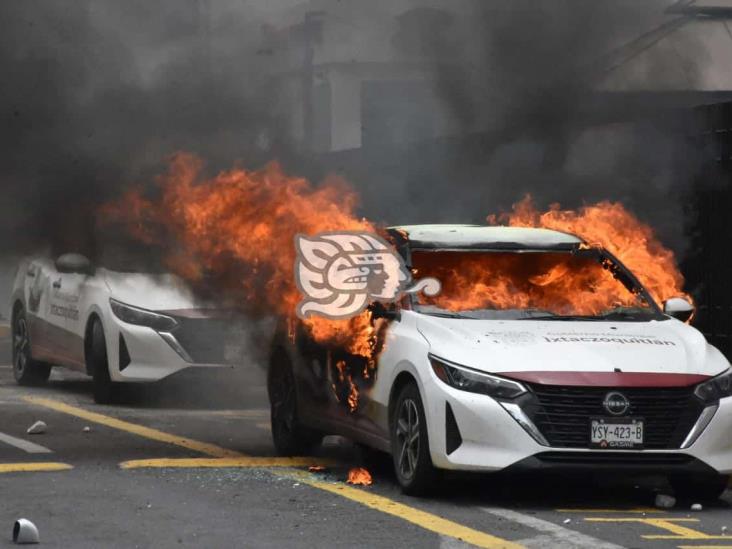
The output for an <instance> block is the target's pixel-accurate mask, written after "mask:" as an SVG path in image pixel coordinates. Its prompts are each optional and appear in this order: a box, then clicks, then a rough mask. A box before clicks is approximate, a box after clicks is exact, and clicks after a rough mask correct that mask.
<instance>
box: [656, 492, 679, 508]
mask: <svg viewBox="0 0 732 549" xmlns="http://www.w3.org/2000/svg"><path fill="white" fill-rule="evenodd" d="M674 505H676V498H675V497H673V496H669V495H666V494H657V495H656V507H660V508H661V509H671V507H673V506H674Z"/></svg>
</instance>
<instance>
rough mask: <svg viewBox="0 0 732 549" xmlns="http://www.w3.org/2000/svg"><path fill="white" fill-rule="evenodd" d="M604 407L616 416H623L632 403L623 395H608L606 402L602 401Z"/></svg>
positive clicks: (613, 393)
mask: <svg viewBox="0 0 732 549" xmlns="http://www.w3.org/2000/svg"><path fill="white" fill-rule="evenodd" d="M602 405H603V406H604V407H605V409H606V410H607V411H608V412H609V413H611V414H612V415H614V416H620V415H623V414H624V413H625V412H627V411H628V408H630V402H629V401H628V399H627V398H626V396H625V395H624V394H622V393H616V392H612V393H608V394H606V395H605V400H603V401H602Z"/></svg>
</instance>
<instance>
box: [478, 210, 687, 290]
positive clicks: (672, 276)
mask: <svg viewBox="0 0 732 549" xmlns="http://www.w3.org/2000/svg"><path fill="white" fill-rule="evenodd" d="M488 222H489V223H490V224H497V223H502V224H507V225H511V226H514V227H544V228H547V229H554V230H557V231H563V232H567V233H572V234H575V235H577V236H579V237H580V238H582V239H583V240H585V241H586V242H587V243H588V244H589V245H591V246H601V247H603V248H605V249H606V250H608V251H609V252H610V253H612V254H613V255H614V256H615V257H617V258H618V259H619V260H620V261H621V262H622V263H623V264H624V265H625V266H626V267H628V269H630V270H631V271H632V272H633V274H635V275H636V276H637V277H638V279H639V280H640V282H641V283H642V284H643V285H644V286H645V287H646V289H647V290H648V291H649V292H650V294H651V296H652V297H653V298H654V299H655V300H656V301H657V302H663V301H665V300H666V299H669V298H671V297H677V296H684V297H686V298H687V299H690V298H689V296H687V295H686V294H685V293H684V291H683V286H684V277H683V275H682V274H681V272H680V271H679V269H678V267H677V264H676V258H675V257H674V253H673V252H672V251H671V250H669V249H668V248H666V247H664V246H663V244H661V242H660V241H659V240H658V238H657V237H656V235H655V234H654V232H653V229H652V228H651V227H650V226H649V225H646V224H645V223H643V222H641V221H640V220H639V219H638V218H636V217H635V216H634V215H633V214H632V213H630V212H629V211H628V210H627V209H626V208H625V207H624V206H623V205H622V204H620V203H619V202H607V201H604V202H598V203H597V204H593V205H589V206H583V207H582V208H579V209H578V210H576V211H575V210H562V209H561V206H560V205H559V204H552V205H551V206H550V207H549V210H548V211H546V212H540V211H539V210H538V209H537V208H536V206H535V204H534V202H533V200H532V199H531V197H530V196H526V197H525V198H524V199H523V200H521V201H520V202H518V203H516V204H514V206H513V211H512V213H508V214H502V215H498V216H495V215H492V216H488Z"/></svg>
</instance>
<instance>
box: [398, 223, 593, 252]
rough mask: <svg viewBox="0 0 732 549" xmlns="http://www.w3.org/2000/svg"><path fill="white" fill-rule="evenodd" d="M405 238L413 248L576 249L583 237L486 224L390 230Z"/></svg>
mask: <svg viewBox="0 0 732 549" xmlns="http://www.w3.org/2000/svg"><path fill="white" fill-rule="evenodd" d="M389 230H390V231H391V232H394V233H399V234H401V235H402V236H404V237H405V238H406V240H407V242H409V246H410V248H473V249H476V248H478V249H480V248H504V249H513V248H538V249H542V248H572V247H574V246H577V245H578V244H581V243H582V239H580V238H579V237H577V236H575V235H572V234H569V233H563V232H560V231H553V230H550V229H539V228H531V227H501V226H490V227H489V226H485V225H442V224H440V225H399V226H395V227H389Z"/></svg>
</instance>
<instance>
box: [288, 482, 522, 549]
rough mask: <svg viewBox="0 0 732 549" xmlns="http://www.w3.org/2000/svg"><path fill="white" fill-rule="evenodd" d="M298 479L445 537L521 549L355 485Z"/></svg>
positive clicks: (500, 548)
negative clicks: (353, 486)
mask: <svg viewBox="0 0 732 549" xmlns="http://www.w3.org/2000/svg"><path fill="white" fill-rule="evenodd" d="M297 478H298V479H299V480H300V482H303V483H305V484H308V485H309V486H312V487H314V488H318V489H320V490H325V491H326V492H330V493H331V494H336V495H338V496H341V497H344V498H346V499H350V500H351V501H355V502H357V503H360V504H361V505H365V506H366V507H369V508H370V509H375V510H376V511H380V512H382V513H386V514H387V515H393V516H395V517H397V518H400V519H402V520H406V521H407V522H411V523H412V524H416V525H417V526H420V527H421V528H424V529H425V530H429V531H430V532H435V533H436V534H440V535H442V536H448V537H451V538H455V539H458V540H461V541H464V542H465V543H472V544H473V545H476V546H478V547H485V548H489V549H521V548H523V545H520V544H518V543H514V542H512V541H509V540H506V539H502V538H499V537H496V536H492V535H490V534H486V533H485V532H481V531H479V530H474V529H472V528H469V527H467V526H463V525H462V524H458V523H457V522H453V521H451V520H447V519H444V518H442V517H440V516H437V515H433V514H432V513H428V512H426V511H421V510H419V509H416V508H414V507H410V506H409V505H404V504H403V503H399V502H397V501H394V500H392V499H389V498H385V497H383V496H379V495H376V494H373V493H371V492H367V491H365V490H360V489H358V488H352V487H351V486H346V485H345V484H333V483H330V482H323V481H319V480H314V479H312V478H309V477H307V476H304V475H303V476H297Z"/></svg>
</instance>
